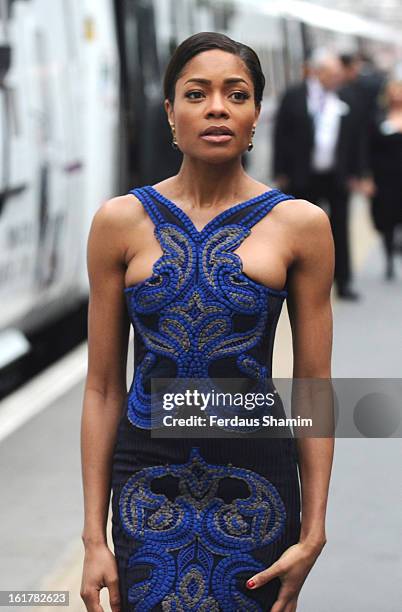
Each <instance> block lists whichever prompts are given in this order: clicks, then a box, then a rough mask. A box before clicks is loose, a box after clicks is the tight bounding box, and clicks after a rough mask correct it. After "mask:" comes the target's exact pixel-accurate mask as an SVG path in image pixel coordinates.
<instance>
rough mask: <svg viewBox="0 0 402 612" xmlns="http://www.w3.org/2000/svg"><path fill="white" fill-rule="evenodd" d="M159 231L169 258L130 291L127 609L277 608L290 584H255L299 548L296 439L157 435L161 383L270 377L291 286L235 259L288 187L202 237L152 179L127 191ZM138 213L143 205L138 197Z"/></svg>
mask: <svg viewBox="0 0 402 612" xmlns="http://www.w3.org/2000/svg"><path fill="white" fill-rule="evenodd" d="M130 193H132V194H134V195H135V196H136V197H137V198H138V200H140V202H141V205H142V206H143V207H144V209H145V210H146V212H147V213H148V215H149V216H150V218H151V219H152V221H153V223H154V226H155V228H154V235H155V237H156V238H157V240H158V241H159V244H160V245H161V249H162V252H163V254H162V256H161V257H160V258H159V259H158V260H157V261H156V262H155V263H154V265H153V273H152V275H151V276H150V277H149V278H147V279H145V280H144V281H142V282H139V283H137V284H136V285H133V286H130V287H127V288H125V289H124V292H125V298H126V304H127V308H128V313H129V316H130V320H131V322H132V325H133V327H134V377H133V380H132V383H131V386H130V389H129V391H128V393H127V398H126V402H125V406H124V410H123V414H122V417H121V420H120V423H119V426H118V431H117V436H116V443H115V448H114V453H113V463H112V539H113V544H114V553H115V557H116V562H117V566H118V574H119V588H120V595H121V601H122V610H123V611H124V612H129V611H130V612H131V611H140V612H148V611H149V610H155V611H172V612H173V611H175V612H182V611H183V612H187V611H190V610H191V611H193V610H194V611H195V610H197V611H201V612H211V611H212V612H215V611H224V612H232V611H244V612H246V611H247V612H254V611H255V612H257V611H265V610H270V609H271V607H272V605H273V603H274V602H275V600H276V599H277V595H278V592H279V588H280V585H281V583H280V578H279V577H277V578H274V579H273V580H271V581H269V582H268V583H267V584H265V585H263V586H262V587H259V588H254V589H249V588H248V587H247V586H246V581H247V580H248V579H249V578H251V577H252V576H253V575H254V574H255V573H257V572H259V571H261V570H263V569H266V568H267V567H268V566H269V565H271V564H272V563H274V562H275V561H276V560H277V559H278V558H279V557H280V556H281V554H282V553H283V552H284V551H285V550H286V549H287V548H288V547H289V546H291V545H292V544H295V543H296V542H298V540H299V535H300V506H301V502H300V488H299V479H298V456H297V447H296V443H295V439H294V438H293V437H291V436H290V437H282V438H279V437H276V438H266V437H265V438H264V437H259V438H258V437H254V438H253V437H252V436H250V437H246V438H244V439H242V438H241V437H236V438H233V437H231V438H229V437H227V438H225V437H224V436H223V438H222V439H216V438H198V437H197V438H180V439H174V438H167V437H166V438H155V437H151V425H152V423H151V413H150V398H151V395H150V394H151V384H150V381H151V378H152V377H157V378H158V377H166V378H170V379H174V378H175V377H183V378H185V377H195V378H200V379H201V378H203V377H211V379H213V378H214V377H216V378H224V377H227V376H229V377H239V378H250V379H252V380H254V381H255V380H257V381H258V380H260V379H261V380H262V379H266V378H269V377H270V376H272V374H271V361H272V352H273V343H274V335H275V329H276V325H277V321H278V318H279V315H280V312H281V308H282V304H283V301H284V299H285V298H286V296H287V290H286V289H283V290H277V289H273V288H270V287H267V286H265V285H263V284H261V283H258V282H256V281H254V280H252V279H251V278H250V277H248V276H247V275H246V274H245V273H244V272H243V270H242V261H241V259H240V257H239V256H238V255H237V254H236V253H233V251H234V250H236V249H237V248H238V247H239V245H240V244H241V243H242V241H243V240H244V239H245V238H246V237H247V236H248V235H249V234H250V233H251V228H252V227H253V225H255V224H256V223H257V222H258V221H259V220H260V219H262V218H263V217H264V216H265V215H266V214H267V213H269V211H270V210H272V208H273V207H274V206H275V205H276V204H278V203H279V202H282V201H284V200H287V201H289V203H290V202H291V201H292V199H293V196H289V195H285V194H284V193H282V192H281V191H280V190H278V189H273V190H270V191H267V192H265V193H263V194H261V195H259V196H257V197H254V198H251V199H250V200H247V201H245V202H241V203H239V204H235V205H234V206H232V207H231V208H229V209H227V210H225V211H223V212H222V213H220V214H218V215H217V216H216V217H214V218H213V219H212V220H211V221H209V223H207V225H206V226H205V227H204V228H203V229H202V230H201V231H199V230H198V229H197V228H196V227H195V225H194V224H193V222H192V221H191V219H190V218H189V217H188V216H187V215H186V214H185V213H184V211H182V210H181V209H180V208H179V207H178V206H177V205H176V204H175V203H174V202H172V201H171V200H169V199H167V198H166V197H165V196H163V195H162V194H161V193H159V192H158V191H156V190H155V189H154V188H153V187H152V186H151V185H146V186H144V187H141V188H136V189H133V190H131V191H130ZM134 202H135V204H134V205H138V202H137V201H136V200H134V199H133V203H134Z"/></svg>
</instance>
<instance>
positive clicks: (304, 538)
mask: <svg viewBox="0 0 402 612" xmlns="http://www.w3.org/2000/svg"><path fill="white" fill-rule="evenodd" d="M305 204H306V205H309V206H308V210H306V211H305V213H306V214H305V217H304V221H303V223H304V225H305V227H304V231H301V232H300V239H299V241H298V245H299V246H298V253H297V257H296V260H295V262H294V265H293V266H292V270H291V273H290V283H289V288H290V290H289V296H288V300H287V305H288V312H289V319H290V324H291V328H292V338H293V377H294V378H295V379H305V378H307V379H326V380H328V381H330V379H331V352H332V329H333V326H332V308H331V301H330V294H331V287H332V283H333V276H334V244H333V238H332V232H331V226H330V222H329V218H328V215H327V214H326V213H325V212H324V211H323V210H322V209H321V208H319V207H318V206H315V205H313V206H314V208H313V209H311V206H312V205H311V204H310V203H308V202H305ZM301 384H303V383H302V382H301ZM306 386H307V385H306ZM312 388H313V391H314V388H317V386H315V385H314V382H313V384H312ZM329 408H330V407H329V406H325V407H323V411H324V410H325V412H327V410H328V409H329ZM326 417H327V414H324V415H323V420H326ZM296 443H297V447H298V455H299V470H300V480H301V493H302V521H301V534H300V541H301V542H303V543H305V544H306V545H308V546H311V548H312V550H317V551H320V550H321V548H322V547H323V546H324V544H325V542H326V533H325V513H326V506H327V498H328V490H329V480H330V474H331V468H332V460H333V451H334V438H333V437H328V438H324V437H299V438H297V441H296Z"/></svg>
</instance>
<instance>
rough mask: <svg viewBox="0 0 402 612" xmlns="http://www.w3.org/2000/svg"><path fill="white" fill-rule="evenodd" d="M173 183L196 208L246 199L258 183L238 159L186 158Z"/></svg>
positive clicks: (178, 194)
mask: <svg viewBox="0 0 402 612" xmlns="http://www.w3.org/2000/svg"><path fill="white" fill-rule="evenodd" d="M169 182H170V185H171V187H172V189H173V190H174V191H175V192H176V194H177V197H178V198H179V199H182V200H186V201H191V203H192V206H193V207H194V208H209V207H214V206H216V205H218V204H219V205H221V204H222V203H223V202H233V201H234V200H236V199H243V196H244V194H247V193H248V192H249V190H250V188H252V187H253V186H256V185H258V183H257V182H256V181H253V179H251V178H250V177H249V176H248V174H247V173H246V172H245V171H244V168H243V166H242V164H241V162H240V160H238V159H236V160H230V161H229V162H227V163H221V164H207V163H205V162H203V161H200V160H194V159H188V158H186V157H185V158H184V159H183V163H182V165H181V168H180V170H179V172H178V174H177V175H176V176H175V177H172V179H171V181H169ZM246 197H247V196H246ZM244 199H246V198H244Z"/></svg>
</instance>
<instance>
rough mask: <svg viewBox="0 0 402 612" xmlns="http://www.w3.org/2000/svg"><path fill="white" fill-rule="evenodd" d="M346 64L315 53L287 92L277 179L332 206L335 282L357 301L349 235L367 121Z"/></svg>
mask: <svg viewBox="0 0 402 612" xmlns="http://www.w3.org/2000/svg"><path fill="white" fill-rule="evenodd" d="M342 79H343V71H342V64H341V62H340V59H339V58H338V56H337V55H335V54H333V53H331V52H330V51H327V50H325V49H317V50H315V51H314V52H313V54H312V56H311V57H310V60H309V63H308V76H307V78H306V79H305V81H303V82H302V83H300V84H297V85H294V86H292V87H291V88H290V89H288V91H286V93H285V94H284V96H283V98H282V100H281V103H280V105H279V108H278V112H277V116H276V121H275V129H274V156H273V162H274V177H275V179H276V182H277V184H278V187H279V188H280V189H283V190H287V191H288V193H290V194H292V195H294V196H295V197H297V198H302V199H305V200H309V201H311V202H313V203H314V204H318V205H319V204H320V203H321V201H322V200H324V201H326V202H327V203H328V205H329V218H330V222H331V227H332V233H333V237H334V244H335V274H334V276H335V286H336V290H337V295H338V297H339V298H342V299H349V300H357V299H359V297H360V296H359V294H358V293H356V291H354V290H353V289H352V287H351V264H350V249H349V235H348V233H349V232H348V202H349V191H350V186H351V185H352V184H353V181H355V179H356V178H358V177H359V176H360V174H361V172H362V170H363V168H362V163H363V162H362V154H361V122H360V120H359V116H358V112H357V108H356V106H355V104H354V101H353V98H352V97H349V96H347V95H346V94H345V95H343V94H342V91H339V92H338V90H340V87H341V86H342V84H343V80H342Z"/></svg>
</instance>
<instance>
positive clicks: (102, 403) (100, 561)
mask: <svg viewBox="0 0 402 612" xmlns="http://www.w3.org/2000/svg"><path fill="white" fill-rule="evenodd" d="M126 211H127V202H124V200H123V198H121V197H120V198H113V199H111V200H108V201H107V202H105V203H104V204H103V205H102V206H101V207H100V208H99V210H98V211H97V212H96V214H95V216H94V218H93V221H92V225H91V229H90V232H89V237H88V245H87V267H88V276H89V284H90V297H89V307H88V371H87V378H86V385H85V392H84V401H83V411H82V420H81V460H82V480H83V493H84V527H83V531H82V540H83V543H84V546H85V560H84V573H83V581H82V586H81V597H82V598H83V599H84V601H85V604H86V606H87V609H88V610H92V609H98V608H97V607H96V606H97V605H98V603H99V590H100V589H101V588H102V586H108V588H109V597H110V603H111V605H112V609H113V610H114V609H118V599H119V595H118V588H117V584H118V583H117V570H116V567H115V563H114V557H113V555H112V553H111V552H110V551H109V549H108V548H107V539H106V524H107V518H108V508H109V501H110V492H111V467H112V458H113V450H114V444H115V439H116V432H117V427H118V423H119V420H120V418H121V414H122V408H123V405H124V401H125V397H126V393H127V387H126V362H127V348H128V337H129V319H128V314H127V309H126V307H125V302H124V292H123V289H124V276H125V252H124V251H125V249H124V240H123V236H124V231H125V228H124V226H125V224H126V223H127V213H126Z"/></svg>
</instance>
